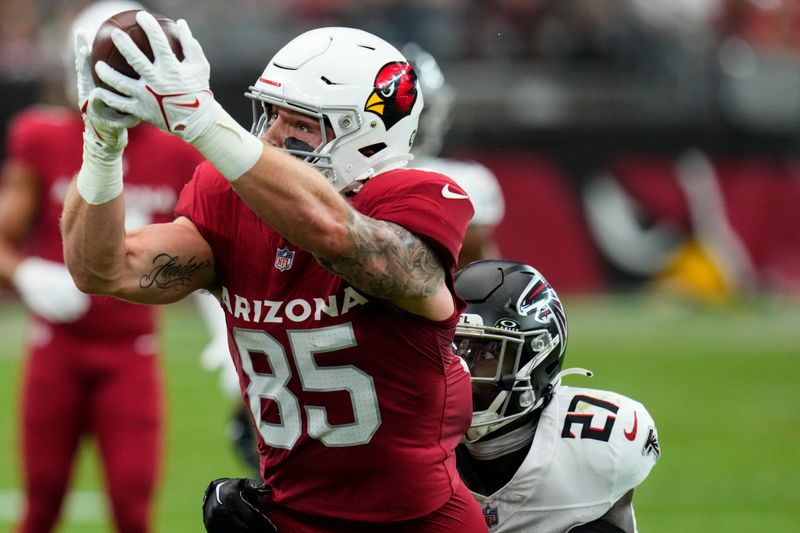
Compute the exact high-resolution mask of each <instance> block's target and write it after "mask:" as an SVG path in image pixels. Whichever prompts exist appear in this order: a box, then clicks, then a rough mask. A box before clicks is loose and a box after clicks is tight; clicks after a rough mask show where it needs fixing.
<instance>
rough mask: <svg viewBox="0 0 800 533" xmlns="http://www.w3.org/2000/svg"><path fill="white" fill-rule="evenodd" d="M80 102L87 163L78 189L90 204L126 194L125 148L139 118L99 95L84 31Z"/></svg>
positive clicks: (78, 63) (79, 39)
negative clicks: (108, 103)
mask: <svg viewBox="0 0 800 533" xmlns="http://www.w3.org/2000/svg"><path fill="white" fill-rule="evenodd" d="M75 72H76V74H77V82H78V105H79V106H80V110H81V113H82V114H83V124H84V128H83V165H81V170H80V172H79V173H78V179H77V186H78V192H79V193H80V195H81V196H82V197H83V199H84V200H86V201H87V202H88V203H90V204H94V205H97V204H102V203H105V202H107V201H109V200H112V199H114V198H116V197H117V196H119V195H120V194H121V193H122V151H123V150H124V149H125V146H126V145H127V144H128V130H127V128H132V127H133V126H135V125H136V124H138V123H139V118H137V117H135V116H133V115H125V114H122V113H120V112H119V111H116V110H114V109H111V108H110V107H108V106H107V105H106V104H105V103H104V102H103V101H102V100H99V99H97V98H96V97H95V95H94V93H93V91H94V89H95V85H94V80H92V60H91V50H90V48H89V44H88V43H87V42H86V36H85V35H84V34H83V32H82V31H80V30H79V31H78V32H77V33H76V35H75Z"/></svg>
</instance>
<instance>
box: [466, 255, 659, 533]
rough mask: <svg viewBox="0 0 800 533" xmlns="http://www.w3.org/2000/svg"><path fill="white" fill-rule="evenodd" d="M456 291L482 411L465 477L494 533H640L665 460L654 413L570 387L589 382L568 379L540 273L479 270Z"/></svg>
mask: <svg viewBox="0 0 800 533" xmlns="http://www.w3.org/2000/svg"><path fill="white" fill-rule="evenodd" d="M455 284H456V291H457V293H458V294H459V295H460V296H461V297H462V298H463V299H464V300H465V301H466V302H467V308H466V311H465V312H464V313H463V314H462V316H461V322H460V324H459V327H458V328H457V329H456V336H455V341H454V342H455V347H456V353H457V354H458V355H459V356H461V357H462V358H463V360H464V362H465V363H466V364H467V366H468V367H469V370H470V374H471V376H472V402H473V410H474V413H473V419H472V424H471V426H470V429H469V431H468V432H467V435H466V439H465V442H464V443H462V444H461V445H459V447H458V449H457V459H458V469H459V472H460V473H461V476H462V478H463V479H464V481H465V482H466V484H467V486H468V487H469V488H470V490H471V491H472V493H473V495H474V496H475V498H476V499H477V501H478V503H479V504H480V506H481V508H482V509H483V514H484V517H485V518H486V523H487V525H488V526H489V527H490V529H491V531H493V532H503V533H505V532H511V531H519V532H525V531H541V532H543V533H562V532H565V531H573V532H575V531H583V532H589V531H594V532H606V533H614V532H625V533H633V532H635V531H636V519H635V517H634V512H633V505H632V499H633V490H634V487H636V486H637V485H639V484H640V483H641V482H642V481H644V479H645V478H646V477H647V475H648V474H649V473H650V470H651V469H652V467H653V465H655V463H656V461H657V460H658V458H659V456H660V453H661V451H660V449H659V445H658V437H657V433H656V428H655V423H654V422H653V419H652V418H651V417H650V414H649V413H648V412H647V410H646V409H645V407H644V406H643V405H642V404H640V403H639V402H636V401H634V400H631V399H630V398H627V397H625V396H622V395H621V394H618V393H616V392H610V391H602V390H594V389H584V388H575V387H566V386H561V378H562V377H563V376H565V375H568V374H575V373H578V374H585V375H591V373H590V372H588V371H586V370H583V369H567V370H562V369H561V365H562V364H563V362H564V354H565V352H566V346H567V317H566V314H565V311H564V308H563V306H562V304H561V301H560V300H559V298H558V295H557V294H556V292H555V290H553V288H552V287H551V286H550V284H549V283H548V282H547V280H545V278H544V277H543V276H542V275H541V273H539V272H538V271H537V270H536V269H534V268H533V267H531V266H529V265H525V264H522V263H517V262H514V261H508V260H487V261H478V262H476V263H472V264H470V265H469V266H467V267H466V268H464V269H463V270H461V271H460V272H458V273H457V274H456V282H455ZM522 494H524V495H526V497H524V498H522V497H520V495H522Z"/></svg>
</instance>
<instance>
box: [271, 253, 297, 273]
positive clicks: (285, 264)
mask: <svg viewBox="0 0 800 533" xmlns="http://www.w3.org/2000/svg"><path fill="white" fill-rule="evenodd" d="M293 261H294V250H290V249H288V248H278V251H277V252H276V253H275V268H277V269H278V270H280V271H281V272H283V271H284V270H289V269H290V268H292V262H293Z"/></svg>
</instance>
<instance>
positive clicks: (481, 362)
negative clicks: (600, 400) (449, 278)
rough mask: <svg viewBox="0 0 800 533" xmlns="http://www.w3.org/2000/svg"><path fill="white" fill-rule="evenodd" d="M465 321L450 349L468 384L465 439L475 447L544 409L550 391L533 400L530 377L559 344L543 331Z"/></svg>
mask: <svg viewBox="0 0 800 533" xmlns="http://www.w3.org/2000/svg"><path fill="white" fill-rule="evenodd" d="M469 320H470V315H469V314H466V315H463V316H462V323H460V324H459V325H458V326H457V328H456V334H455V339H454V342H453V347H454V351H455V353H456V355H458V356H459V357H461V358H462V359H463V360H464V362H465V363H466V366H467V368H468V369H469V372H470V376H471V379H472V403H473V405H472V408H473V415H472V417H473V418H472V424H471V426H470V429H469V431H468V432H467V435H466V438H467V441H469V442H474V441H476V440H478V439H480V438H482V437H484V436H485V435H487V434H488V433H491V432H493V431H496V430H498V429H500V428H501V427H504V426H506V425H507V424H510V423H511V422H514V421H515V420H518V419H520V418H522V417H524V416H525V415H527V414H528V413H531V412H533V411H535V410H536V409H539V408H540V407H542V406H543V405H545V403H546V402H547V401H548V400H549V398H548V394H549V392H550V389H547V390H546V393H540V394H539V396H538V397H537V392H536V390H535V389H534V387H533V386H532V385H531V374H532V373H533V371H534V370H535V369H536V368H537V367H539V366H540V365H542V364H544V363H548V364H549V363H550V361H549V359H552V358H549V357H548V356H549V355H550V354H551V353H552V352H553V351H554V350H557V348H558V345H559V342H560V339H558V338H553V337H552V336H551V334H550V332H549V331H547V330H546V329H539V330H531V331H525V332H520V331H512V330H508V329H504V328H502V327H492V326H483V325H476V324H468V323H466V322H467V321H469ZM473 320H474V318H473ZM556 353H557V352H556Z"/></svg>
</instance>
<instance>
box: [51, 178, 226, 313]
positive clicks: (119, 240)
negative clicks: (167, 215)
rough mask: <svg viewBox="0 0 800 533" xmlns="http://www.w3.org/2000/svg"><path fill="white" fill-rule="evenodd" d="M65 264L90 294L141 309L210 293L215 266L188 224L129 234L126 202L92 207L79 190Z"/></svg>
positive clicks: (65, 227) (69, 208) (66, 216)
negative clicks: (205, 291) (139, 305)
mask: <svg viewBox="0 0 800 533" xmlns="http://www.w3.org/2000/svg"><path fill="white" fill-rule="evenodd" d="M61 232H62V237H63V240H64V261H65V263H66V264H67V266H68V267H69V269H70V273H71V274H72V277H73V279H74V280H75V283H76V285H77V286H78V288H80V289H81V290H82V291H84V292H88V293H94V294H105V295H109V296H115V297H117V298H121V299H124V300H129V301H132V302H137V303H148V304H163V303H171V302H175V301H178V300H180V299H182V298H184V297H185V296H187V295H189V294H190V293H192V292H194V291H195V290H197V289H201V288H208V287H210V285H211V283H212V281H213V279H214V260H213V255H212V252H211V249H210V247H209V246H208V243H206V241H205V240H204V239H203V237H202V236H201V235H200V233H199V232H198V230H197V228H196V227H195V226H194V225H193V224H192V223H191V222H190V221H188V220H187V219H184V218H179V219H178V220H176V221H175V222H172V223H168V224H152V225H149V226H145V227H143V228H140V229H137V230H133V231H131V232H127V233H126V232H125V229H124V201H123V197H122V196H119V197H117V198H115V199H114V200H111V201H110V202H106V203H104V204H100V205H90V204H88V203H86V202H85V201H83V200H82V199H81V198H80V195H79V194H78V193H77V191H76V189H75V187H74V186H73V187H72V188H71V190H70V192H69V194H68V195H67V199H66V202H65V204H64V212H63V215H62V218H61Z"/></svg>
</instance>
